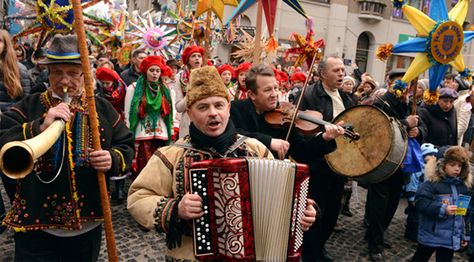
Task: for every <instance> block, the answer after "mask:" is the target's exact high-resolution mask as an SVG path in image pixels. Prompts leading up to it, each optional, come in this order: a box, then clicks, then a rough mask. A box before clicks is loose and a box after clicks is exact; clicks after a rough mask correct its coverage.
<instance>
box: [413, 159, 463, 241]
mask: <svg viewBox="0 0 474 262" xmlns="http://www.w3.org/2000/svg"><path fill="white" fill-rule="evenodd" d="M442 166H444V164H443V160H441V161H439V162H438V163H436V161H435V160H430V161H429V162H428V164H427V166H426V169H425V176H426V181H425V182H423V183H422V184H421V186H420V188H419V189H418V191H417V193H416V196H415V207H416V208H417V210H418V211H419V212H420V216H419V229H418V241H419V243H421V244H423V245H426V246H430V247H444V248H448V249H452V250H458V249H460V248H461V240H469V237H468V236H469V232H466V231H465V221H464V219H465V216H461V215H456V216H453V215H448V214H446V207H447V205H448V204H450V205H455V204H456V201H457V199H458V198H459V196H462V195H465V196H467V195H468V194H469V190H468V187H467V185H471V184H472V176H471V174H470V171H469V169H466V168H464V169H463V170H462V171H461V175H460V176H459V177H457V178H452V177H447V176H446V175H445V174H444V171H443V170H442ZM467 166H469V164H468V165H467ZM463 173H467V174H463ZM462 177H464V179H463V178H462ZM471 201H472V200H471ZM466 208H467V206H466Z"/></svg>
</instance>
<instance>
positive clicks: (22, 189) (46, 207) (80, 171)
mask: <svg viewBox="0 0 474 262" xmlns="http://www.w3.org/2000/svg"><path fill="white" fill-rule="evenodd" d="M59 102H60V101H59V100H58V99H55V98H53V97H52V96H51V93H48V92H44V93H41V94H39V93H38V94H34V95H30V96H27V97H26V98H25V99H23V100H22V101H21V102H20V103H18V104H16V105H14V106H13V107H12V108H11V109H10V110H9V111H7V112H3V113H2V116H1V121H0V147H1V146H3V145H5V144H6V143H7V142H10V141H19V140H20V141H21V140H25V139H30V138H32V137H34V136H36V135H38V134H39V133H40V125H41V123H42V121H43V120H44V114H45V113H46V112H47V111H48V109H49V108H50V107H52V106H55V105H57V104H58V103H59ZM83 106H85V105H83ZM96 107H97V114H98V118H99V132H100V137H101V147H102V149H104V150H109V152H110V155H111V157H112V167H111V169H110V171H109V172H107V173H106V175H107V176H111V175H116V176H117V175H120V174H125V173H127V172H128V170H129V168H130V166H131V162H132V159H133V156H134V141H133V135H132V133H131V132H130V131H129V130H128V128H127V127H126V126H125V124H124V123H123V121H120V117H119V114H118V113H117V112H116V111H115V110H114V108H113V107H112V105H111V104H110V103H109V102H108V101H106V100H105V99H102V98H96ZM75 112H76V113H75V115H74V120H73V121H71V122H69V125H70V127H69V128H68V130H70V131H71V133H68V134H67V135H64V134H65V133H66V132H65V131H63V135H61V136H60V138H59V139H58V140H57V141H56V143H55V144H54V145H53V146H52V147H51V148H50V150H49V151H48V152H47V153H46V154H44V155H43V156H41V157H40V158H38V160H37V162H36V163H35V169H34V171H33V172H32V173H31V174H29V175H27V176H26V177H25V178H23V179H20V180H17V181H18V182H17V188H16V194H15V199H14V201H13V204H12V209H11V211H10V212H9V213H8V214H7V218H6V219H5V221H4V222H5V223H6V224H7V225H8V226H10V227H13V228H16V229H20V228H23V229H25V230H41V229H47V228H62V229H78V228H79V227H80V225H81V223H83V222H86V221H97V219H101V217H102V209H101V203H100V195H99V190H98V182H97V176H96V171H95V170H94V169H93V168H92V167H91V166H90V163H89V160H88V156H87V153H85V152H86V150H87V149H85V148H88V147H91V146H92V145H91V144H90V143H91V142H90V141H91V140H90V136H89V137H88V135H85V136H83V135H81V134H84V133H85V134H87V133H88V132H87V130H88V129H87V126H88V125H87V123H88V120H86V119H87V111H82V110H80V109H79V110H77V111H75ZM84 126H85V127H86V128H84ZM77 130H82V131H77ZM63 149H64V151H63ZM62 152H65V153H62ZM69 152H71V153H72V155H71V154H70V153H69ZM71 162H73V163H74V166H72V165H71V164H70V163H71ZM56 175H57V176H56ZM40 179H41V180H44V181H50V183H44V182H41V181H40ZM20 213H22V214H28V216H21V217H19V216H18V215H16V214H20Z"/></svg>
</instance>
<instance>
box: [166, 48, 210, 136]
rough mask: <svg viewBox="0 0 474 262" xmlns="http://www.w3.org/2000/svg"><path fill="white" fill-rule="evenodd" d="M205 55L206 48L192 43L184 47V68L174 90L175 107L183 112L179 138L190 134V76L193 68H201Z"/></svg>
mask: <svg viewBox="0 0 474 262" xmlns="http://www.w3.org/2000/svg"><path fill="white" fill-rule="evenodd" d="M203 56H204V48H202V47H200V46H197V45H192V46H188V47H186V48H185V49H184V51H183V54H182V55H181V59H182V60H183V64H184V65H185V66H184V67H183V70H181V71H180V72H179V73H178V75H177V79H178V81H177V82H176V84H175V85H174V86H173V90H174V92H175V94H176V101H175V108H176V111H177V112H178V113H181V119H180V122H179V138H182V137H185V136H187V135H188V134H189V124H190V120H189V117H188V114H187V113H186V99H185V97H186V93H187V89H188V83H189V76H190V75H191V70H193V69H195V68H200V67H201V66H202V58H203Z"/></svg>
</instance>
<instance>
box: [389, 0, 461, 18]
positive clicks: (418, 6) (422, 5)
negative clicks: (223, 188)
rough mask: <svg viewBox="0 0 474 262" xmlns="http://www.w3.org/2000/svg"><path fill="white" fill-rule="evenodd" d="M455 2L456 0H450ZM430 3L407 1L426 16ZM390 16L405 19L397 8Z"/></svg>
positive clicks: (424, 0)
mask: <svg viewBox="0 0 474 262" xmlns="http://www.w3.org/2000/svg"><path fill="white" fill-rule="evenodd" d="M452 1H457V0H452ZM430 2H431V0H408V4H409V5H411V6H413V7H414V8H416V9H418V10H421V11H422V12H423V13H425V14H428V13H429V12H430ZM392 16H393V17H395V18H400V19H405V16H404V15H403V12H402V10H401V9H399V8H394V9H393V12H392Z"/></svg>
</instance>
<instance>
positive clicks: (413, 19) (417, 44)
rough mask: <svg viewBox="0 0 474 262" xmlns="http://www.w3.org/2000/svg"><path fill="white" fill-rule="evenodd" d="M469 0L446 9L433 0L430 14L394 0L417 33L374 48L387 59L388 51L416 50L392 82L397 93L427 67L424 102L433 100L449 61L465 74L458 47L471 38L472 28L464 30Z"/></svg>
mask: <svg viewBox="0 0 474 262" xmlns="http://www.w3.org/2000/svg"><path fill="white" fill-rule="evenodd" d="M468 1H469V0H459V2H458V3H457V4H456V5H455V6H454V7H453V8H452V9H451V11H449V13H448V11H447V7H446V2H445V1H444V0H433V1H432V2H431V6H430V12H429V16H427V15H426V14H424V13H423V12H421V11H420V10H418V9H416V8H414V7H412V6H409V5H407V4H406V2H405V0H394V2H393V5H394V7H396V8H401V9H402V12H403V13H404V14H405V16H406V18H407V19H408V21H409V22H410V24H411V25H412V26H413V27H414V28H415V30H416V32H417V37H416V38H413V39H410V40H408V41H406V42H403V43H399V44H396V45H393V46H392V45H391V44H388V45H384V46H381V47H379V49H378V50H377V57H379V58H380V59H382V60H383V59H386V58H388V56H390V54H391V53H418V54H417V55H416V57H415V59H414V60H413V62H412V63H411V65H410V67H409V68H408V69H407V72H406V73H405V75H404V76H403V78H402V79H401V81H398V82H397V83H396V84H395V85H394V86H393V90H394V91H395V93H396V94H397V95H401V94H402V93H404V92H406V86H407V83H409V82H410V81H411V80H413V79H415V78H416V77H417V76H418V75H420V74H421V73H423V72H424V71H425V70H427V69H429V80H430V81H429V82H430V86H429V90H427V91H425V94H424V96H423V97H424V99H425V102H427V103H429V104H433V103H435V102H436V101H437V100H438V97H439V94H438V92H437V88H438V86H439V85H440V84H441V81H442V80H443V78H444V74H445V73H446V70H447V69H448V64H450V65H452V66H453V67H454V68H455V69H456V70H457V71H459V72H461V75H465V74H467V69H466V68H465V64H464V59H463V57H462V54H461V51H462V48H463V45H464V44H465V43H468V42H469V41H471V40H472V39H473V38H474V31H463V29H462V24H463V22H464V19H465V18H466V15H467V11H468V5H469V3H468Z"/></svg>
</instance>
